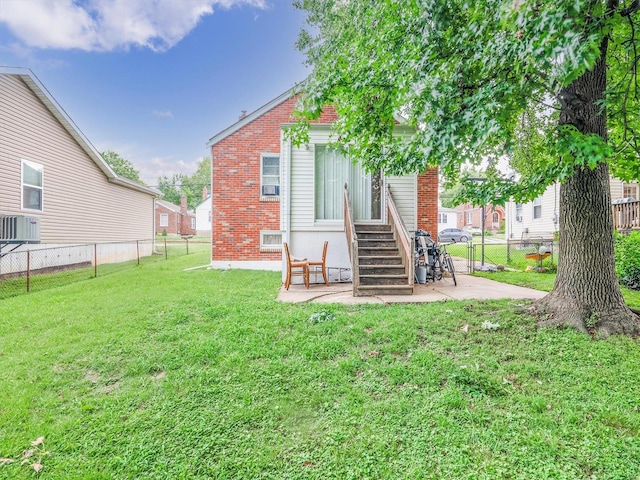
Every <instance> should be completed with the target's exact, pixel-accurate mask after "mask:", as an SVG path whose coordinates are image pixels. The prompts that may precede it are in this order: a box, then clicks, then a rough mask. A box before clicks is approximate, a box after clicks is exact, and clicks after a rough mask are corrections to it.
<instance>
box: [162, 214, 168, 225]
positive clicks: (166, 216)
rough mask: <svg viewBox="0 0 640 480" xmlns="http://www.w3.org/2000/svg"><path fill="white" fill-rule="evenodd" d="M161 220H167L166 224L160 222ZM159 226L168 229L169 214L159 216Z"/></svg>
mask: <svg viewBox="0 0 640 480" xmlns="http://www.w3.org/2000/svg"><path fill="white" fill-rule="evenodd" d="M163 218H166V219H167V221H166V223H163V222H162V219H163ZM160 226H161V227H168V226H169V214H168V213H161V214H160Z"/></svg>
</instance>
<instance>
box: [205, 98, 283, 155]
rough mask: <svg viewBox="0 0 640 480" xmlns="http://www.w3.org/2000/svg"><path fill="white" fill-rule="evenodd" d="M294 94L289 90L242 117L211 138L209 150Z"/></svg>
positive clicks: (208, 145) (208, 144)
mask: <svg viewBox="0 0 640 480" xmlns="http://www.w3.org/2000/svg"><path fill="white" fill-rule="evenodd" d="M294 93H295V89H294V88H291V89H289V90H287V91H286V92H284V93H283V94H281V95H278V96H277V97H276V98H274V99H273V100H271V101H270V102H269V103H266V104H265V105H263V106H261V107H260V108H258V109H257V110H254V111H253V112H251V113H249V114H247V115H245V116H244V117H242V118H241V119H240V120H238V121H237V122H236V123H234V124H233V125H231V126H230V127H227V128H226V129H224V130H222V131H221V132H220V133H217V134H215V135H214V136H213V137H211V138H210V139H209V142H208V143H207V148H211V146H212V145H214V144H216V143H218V142H219V141H221V140H223V139H225V138H226V137H228V136H229V135H231V134H233V133H235V132H237V131H238V130H240V129H241V128H242V127H244V126H245V125H247V124H249V123H251V122H253V121H254V120H255V119H256V118H260V117H261V116H262V115H264V114H265V113H266V112H268V111H269V110H271V109H272V108H274V107H277V106H278V105H280V104H281V103H282V102H284V101H285V100H289V99H290V98H292V97H293V95H294Z"/></svg>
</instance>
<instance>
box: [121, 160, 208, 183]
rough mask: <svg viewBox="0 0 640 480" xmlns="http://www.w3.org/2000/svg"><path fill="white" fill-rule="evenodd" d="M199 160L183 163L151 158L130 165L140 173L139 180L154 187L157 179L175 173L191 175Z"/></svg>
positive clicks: (181, 161)
mask: <svg viewBox="0 0 640 480" xmlns="http://www.w3.org/2000/svg"><path fill="white" fill-rule="evenodd" d="M201 160H202V157H199V158H196V159H195V160H193V161H192V162H185V161H183V160H178V161H175V160H171V159H169V158H166V157H153V158H151V159H149V160H137V161H135V163H134V162H132V163H134V165H135V167H136V168H137V169H138V171H139V172H140V178H142V180H144V182H145V183H147V185H156V184H157V183H158V178H159V177H162V176H165V175H166V176H167V177H169V178H171V177H172V176H173V175H175V174H176V173H183V174H185V175H193V174H194V173H195V172H196V170H197V169H198V162H199V161H201Z"/></svg>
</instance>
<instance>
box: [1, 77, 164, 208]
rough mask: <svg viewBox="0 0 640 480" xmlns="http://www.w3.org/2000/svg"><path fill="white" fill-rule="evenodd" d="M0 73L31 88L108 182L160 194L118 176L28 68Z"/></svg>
mask: <svg viewBox="0 0 640 480" xmlns="http://www.w3.org/2000/svg"><path fill="white" fill-rule="evenodd" d="M0 75H15V76H18V77H20V78H21V79H22V81H23V82H24V83H25V84H26V85H27V87H29V88H30V89H31V91H32V92H33V93H34V94H35V95H36V96H37V97H38V98H39V99H40V101H41V102H42V104H43V105H44V106H45V107H46V108H47V110H49V111H50V112H51V114H52V115H53V116H54V117H55V118H56V120H58V122H60V124H61V125H62V127H63V128H64V129H65V130H66V131H67V132H68V133H69V135H71V137H72V138H73V139H74V140H75V141H76V142H77V143H78V145H80V148H82V149H83V150H84V151H85V153H86V154H87V155H88V156H89V158H91V160H93V161H94V162H95V164H96V165H97V166H98V168H100V170H102V172H103V173H104V174H105V175H106V177H107V179H108V180H109V182H111V183H113V184H115V185H120V186H122V187H126V188H130V189H132V190H137V191H139V192H142V193H146V194H149V195H153V196H158V195H160V192H159V191H158V190H156V189H155V188H151V187H147V186H146V185H141V184H139V183H137V182H134V181H133V180H129V179H128V178H125V177H121V176H119V175H118V174H117V173H116V172H114V171H113V169H112V168H111V167H110V166H109V164H108V163H107V162H106V161H105V160H104V158H102V155H100V153H99V152H98V151H97V150H96V148H95V147H94V146H93V145H92V143H91V142H90V141H89V139H88V138H87V137H85V135H84V134H83V133H82V131H81V130H80V129H79V128H78V126H77V125H76V124H75V123H74V122H73V120H71V117H69V115H68V114H67V112H65V111H64V109H63V108H62V106H61V105H60V104H59V103H58V102H57V101H56V99H55V98H53V95H51V93H50V92H49V91H48V90H47V89H46V87H45V86H44V85H43V84H42V82H41V81H40V80H39V79H38V77H37V76H36V75H35V74H34V73H33V72H32V71H31V69H29V68H19V67H3V66H0Z"/></svg>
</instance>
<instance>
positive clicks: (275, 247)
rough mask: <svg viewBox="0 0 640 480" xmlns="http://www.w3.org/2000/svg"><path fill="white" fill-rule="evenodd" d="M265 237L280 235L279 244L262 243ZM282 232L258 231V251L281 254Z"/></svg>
mask: <svg viewBox="0 0 640 480" xmlns="http://www.w3.org/2000/svg"><path fill="white" fill-rule="evenodd" d="M267 235H280V242H278V243H269V244H266V243H265V242H264V240H265V237H266V236H267ZM282 238H283V235H282V230H260V251H261V252H281V251H282Z"/></svg>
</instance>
